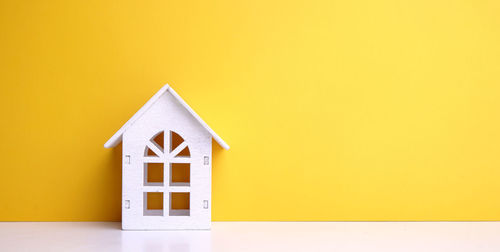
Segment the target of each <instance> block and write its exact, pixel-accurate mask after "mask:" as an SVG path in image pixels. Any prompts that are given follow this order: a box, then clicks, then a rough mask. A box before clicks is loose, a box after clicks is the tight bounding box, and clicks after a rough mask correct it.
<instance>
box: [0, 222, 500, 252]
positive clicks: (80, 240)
mask: <svg viewBox="0 0 500 252" xmlns="http://www.w3.org/2000/svg"><path fill="white" fill-rule="evenodd" d="M0 251H41V252H44V251H94V252H100V251H106V252H114V251H125V252H128V251H131V252H132V251H133V252H140V251H145V252H146V251H148V252H149V251H173V252H204V251H205V252H206V251H214V252H220V251H223V252H225V251H228V252H229V251H230V252H233V251H243V252H244V251H256V252H265V251H272V252H276V251H287V252H295V251H329V252H330V251H335V252H343V251H348V252H354V251H356V252H364V251H371V252H372V251H383V252H395V251H397V252H400V251H405V252H422V251H425V252H448V251H449V252H498V251H500V222H214V223H212V230H211V231H122V230H121V229H120V223H119V222H114V223H113V222H3V223H0Z"/></svg>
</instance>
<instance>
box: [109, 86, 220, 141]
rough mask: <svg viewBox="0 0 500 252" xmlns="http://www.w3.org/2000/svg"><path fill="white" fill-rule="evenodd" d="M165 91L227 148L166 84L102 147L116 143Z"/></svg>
mask: <svg viewBox="0 0 500 252" xmlns="http://www.w3.org/2000/svg"><path fill="white" fill-rule="evenodd" d="M166 92H168V93H170V94H171V95H172V96H173V97H174V98H175V99H176V100H177V101H178V102H179V103H180V104H181V105H182V106H183V107H184V109H186V110H187V111H188V112H189V113H190V114H191V116H193V118H195V119H196V120H197V121H198V123H199V124H200V125H201V126H202V127H203V128H205V130H206V131H208V133H210V135H212V137H213V138H214V140H215V141H216V142H217V143H218V144H219V145H220V146H221V147H222V148H224V149H226V150H228V149H229V145H228V144H227V143H226V142H225V141H224V140H223V139H222V138H221V137H220V136H219V135H217V133H215V131H213V130H212V128H210V126H208V124H207V123H205V121H203V119H201V117H200V116H199V115H198V114H197V113H196V112H195V111H194V110H193V109H192V108H191V107H190V106H189V105H188V104H187V103H186V102H185V101H184V100H183V99H182V97H180V96H179V95H178V94H177V92H175V91H174V89H173V88H172V87H170V86H169V85H168V84H165V86H163V87H162V88H161V89H160V90H159V91H158V92H156V94H155V95H153V97H151V99H149V100H148V101H147V102H146V104H144V106H142V107H141V108H140V109H139V111H137V112H136V113H135V114H134V115H133V116H132V117H131V118H130V119H129V120H128V121H127V122H126V123H125V124H124V125H123V126H122V127H121V128H120V129H119V130H118V131H117V132H116V133H115V134H113V136H111V138H110V139H109V140H108V141H107V142H106V143H105V144H104V148H113V147H115V146H116V145H118V144H119V143H120V142H121V141H122V136H123V133H125V131H126V130H127V129H128V128H129V127H130V126H131V125H133V124H134V123H135V122H136V121H137V120H138V119H139V118H140V117H141V116H142V115H143V114H144V113H146V111H148V110H149V109H150V108H151V106H153V104H154V103H155V102H156V101H157V100H158V99H159V98H160V97H161V96H162V95H163V94H165V93H166Z"/></svg>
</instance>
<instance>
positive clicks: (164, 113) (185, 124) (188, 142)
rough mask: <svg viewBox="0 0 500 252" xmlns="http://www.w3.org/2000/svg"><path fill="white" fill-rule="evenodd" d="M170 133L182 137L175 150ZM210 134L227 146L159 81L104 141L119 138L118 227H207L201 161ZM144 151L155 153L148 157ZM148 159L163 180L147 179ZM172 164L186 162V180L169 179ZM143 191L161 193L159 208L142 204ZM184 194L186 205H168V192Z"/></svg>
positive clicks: (208, 170)
mask: <svg viewBox="0 0 500 252" xmlns="http://www.w3.org/2000/svg"><path fill="white" fill-rule="evenodd" d="M174 133H175V134H177V135H179V136H180V137H181V138H182V139H183V142H181V143H180V145H179V146H177V147H175V149H174V148H173V147H174V146H173V144H172V141H173V140H172V139H171V134H174ZM158 134H163V143H161V144H160V143H156V142H154V141H153V138H154V137H155V136H157V135H158ZM212 138H214V139H215V140H216V141H217V143H219V144H220V145H221V146H222V147H224V148H225V149H229V145H227V143H225V142H224V140H222V139H221V138H220V137H219V136H218V135H217V134H216V133H215V132H214V131H213V130H212V129H211V128H210V127H209V126H208V125H207V124H206V123H205V122H204V121H203V120H202V119H201V118H200V117H199V116H198V115H197V114H196V113H195V112H194V111H193V110H192V109H191V107H189V105H187V104H186V103H185V102H184V100H182V98H181V97H180V96H179V95H178V94H177V93H176V92H175V91H174V90H173V89H172V88H171V87H169V86H168V85H165V86H164V87H163V88H162V89H160V91H158V92H157V93H156V94H155V95H154V96H153V97H152V98H151V99H150V100H149V101H148V102H147V103H146V104H145V105H144V106H143V107H142V108H141V109H140V110H139V111H138V112H137V113H136V114H135V115H134V116H133V117H132V118H131V119H130V120H129V121H127V122H126V123H125V125H123V127H122V128H120V130H118V131H117V132H116V133H115V134H114V135H113V136H112V137H111V138H110V139H109V140H108V141H107V142H106V143H105V144H104V147H106V148H109V147H114V146H116V145H117V144H118V143H119V142H120V141H122V142H123V155H122V157H123V158H122V228H123V229H125V230H179V229H184V230H197V229H210V223H211V182H212V163H211V162H207V160H210V159H211V157H212ZM162 146H163V148H162ZM184 148H188V149H189V153H190V154H189V156H177V154H179V153H180V152H181V151H182V150H183V149H184ZM147 150H151V151H152V152H153V153H154V154H155V156H149V155H148V154H147V153H148V151H147ZM152 163H154V164H163V182H159V181H147V171H148V169H150V168H149V167H150V166H151V165H149V164H152ZM174 163H176V164H189V166H190V167H189V182H187V180H186V181H181V183H174V181H172V180H171V178H172V176H171V174H170V173H171V172H170V171H171V170H172V169H171V165H172V164H174ZM151 169H152V168H151ZM159 169H161V167H160V168H159ZM148 193H151V194H157V193H161V194H162V198H163V209H153V208H151V209H148V208H147V207H146V206H147V205H148V204H147V198H148V197H147V194H148ZM185 194H188V195H189V204H188V205H189V209H173V208H171V202H173V201H172V200H171V199H172V198H173V196H174V195H185ZM160 206H161V204H160Z"/></svg>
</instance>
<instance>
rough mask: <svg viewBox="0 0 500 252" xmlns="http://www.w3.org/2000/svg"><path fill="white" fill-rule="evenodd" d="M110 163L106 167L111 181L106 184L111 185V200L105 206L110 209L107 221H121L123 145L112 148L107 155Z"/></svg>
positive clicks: (107, 212) (107, 213)
mask: <svg viewBox="0 0 500 252" xmlns="http://www.w3.org/2000/svg"><path fill="white" fill-rule="evenodd" d="M106 160H107V161H108V162H107V163H106V165H105V167H104V169H105V170H106V172H107V173H108V176H106V177H108V178H109V181H106V184H107V185H109V192H110V195H109V196H110V197H111V200H109V201H107V202H104V204H105V205H106V206H107V208H108V209H109V210H108V211H106V213H105V214H106V218H105V219H106V220H107V221H121V215H122V213H121V208H122V207H121V201H122V144H121V143H120V144H119V145H117V146H116V147H114V148H112V149H111V150H110V151H109V152H108V153H107V158H106Z"/></svg>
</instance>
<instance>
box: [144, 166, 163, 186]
mask: <svg viewBox="0 0 500 252" xmlns="http://www.w3.org/2000/svg"><path fill="white" fill-rule="evenodd" d="M163 173H164V169H163V163H145V164H144V185H145V186H163Z"/></svg>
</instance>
